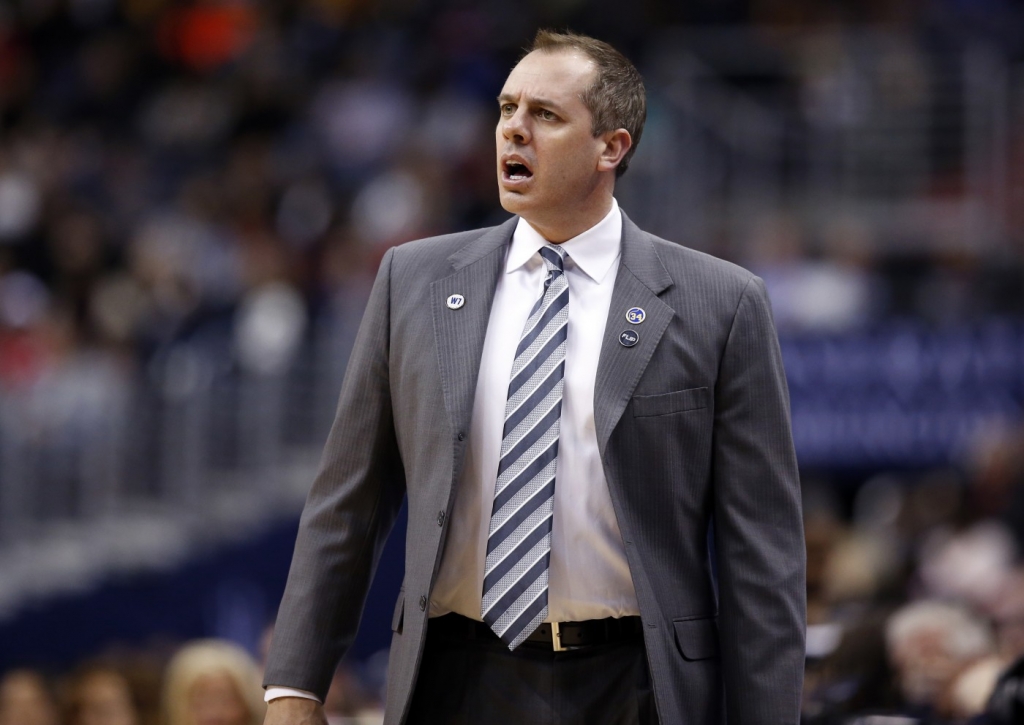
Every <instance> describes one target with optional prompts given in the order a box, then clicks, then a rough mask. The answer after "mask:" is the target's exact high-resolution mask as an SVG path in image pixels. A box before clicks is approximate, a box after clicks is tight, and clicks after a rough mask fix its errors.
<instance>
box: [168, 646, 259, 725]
mask: <svg viewBox="0 0 1024 725" xmlns="http://www.w3.org/2000/svg"><path fill="white" fill-rule="evenodd" d="M163 711H164V718H165V723H166V725H260V723H262V722H263V715H264V712H265V706H264V703H263V688H262V686H261V682H260V675H259V669H258V667H257V665H256V662H255V660H253V658H252V657H251V656H250V655H249V654H248V653H247V652H246V651H245V650H243V649H242V648H241V647H238V646H237V645H234V644H231V643H230V642H225V641H222V640H213V639H209V640H200V641H198V642H193V643H192V644H188V645H186V646H185V647H183V648H182V649H181V650H180V651H179V652H178V653H177V654H176V655H175V656H174V657H173V658H172V659H171V661H170V663H169V664H168V665H167V673H166V675H165V679H164V692H163Z"/></svg>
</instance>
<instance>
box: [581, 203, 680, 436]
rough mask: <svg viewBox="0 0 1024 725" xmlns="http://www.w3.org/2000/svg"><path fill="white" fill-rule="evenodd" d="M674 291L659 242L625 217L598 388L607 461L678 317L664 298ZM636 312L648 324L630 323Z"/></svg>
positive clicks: (597, 408) (596, 403) (599, 421)
mask: <svg viewBox="0 0 1024 725" xmlns="http://www.w3.org/2000/svg"><path fill="white" fill-rule="evenodd" d="M671 285H672V277H671V276H670V275H669V273H668V271H667V270H666V269H665V266H664V265H663V264H662V262H661V258H660V257H659V256H658V253H657V250H656V249H655V248H654V242H653V241H652V240H651V239H650V238H649V236H648V235H647V234H646V233H644V232H642V231H641V230H640V229H639V228H638V227H637V226H636V225H635V224H633V222H631V221H630V220H629V218H628V217H627V216H626V215H625V213H623V215H622V259H621V261H620V262H619V272H618V275H617V276H616V278H615V288H614V289H613V291H612V303H611V308H610V309H609V310H608V322H607V323H606V325H605V331H604V340H603V342H602V343H601V358H600V360H599V361H598V365H597V379H596V381H595V386H594V421H595V425H596V428H597V444H598V450H600V452H601V455H602V456H603V455H604V450H605V446H607V444H608V438H609V437H610V436H611V433H612V430H613V429H614V428H615V425H616V424H617V423H618V422H619V418H621V417H622V413H623V411H624V410H625V408H626V404H627V403H628V402H629V399H630V398H631V397H632V395H633V390H634V389H635V388H636V385H637V383H638V382H639V381H640V376H641V375H643V372H644V370H645V369H646V368H647V363H648V362H649V361H650V359H651V356H652V355H653V354H654V349H655V348H656V347H657V346H658V342H659V341H660V340H661V336H662V335H663V334H664V332H665V329H666V328H667V327H668V324H669V322H671V320H672V317H673V316H674V315H675V312H674V311H673V310H672V308H671V307H669V306H668V305H667V304H665V303H664V302H662V301H661V299H659V297H658V295H659V294H660V293H662V292H663V291H665V290H666V289H667V288H668V287H670V286H671ZM633 307H640V308H642V309H643V310H644V313H645V318H644V321H643V322H642V323H640V324H638V325H632V324H630V323H629V322H627V321H626V312H627V311H628V310H629V309H631V308H633ZM626 330H629V331H630V332H633V333H636V334H637V335H638V336H639V338H640V339H639V341H638V342H637V343H636V344H635V345H634V346H633V347H625V346H624V345H622V344H621V343H620V342H619V335H620V334H621V333H622V332H624V331H626Z"/></svg>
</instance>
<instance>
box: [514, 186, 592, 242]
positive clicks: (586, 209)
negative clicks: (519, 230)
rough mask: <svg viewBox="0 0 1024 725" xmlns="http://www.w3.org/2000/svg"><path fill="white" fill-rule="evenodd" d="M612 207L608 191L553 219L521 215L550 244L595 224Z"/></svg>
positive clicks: (570, 236)
mask: <svg viewBox="0 0 1024 725" xmlns="http://www.w3.org/2000/svg"><path fill="white" fill-rule="evenodd" d="M611 209H612V195H611V194H610V193H609V194H607V196H604V197H603V198H601V199H596V200H595V203H591V204H586V205H585V206H583V207H582V208H577V209H574V210H573V211H571V212H564V213H561V214H559V215H557V218H555V219H547V218H544V219H536V218H531V217H530V216H526V215H523V218H524V219H525V220H526V221H527V222H529V224H530V226H531V227H533V228H534V229H536V230H537V233H538V234H540V235H541V236H542V237H544V239H546V240H547V241H549V242H551V243H552V244H561V243H562V242H566V241H568V240H570V239H572V238H574V237H578V236H579V235H580V234H582V233H583V232H585V231H587V230H588V229H590V228H592V227H594V226H596V225H597V224H599V223H600V221H601V220H602V219H604V218H605V217H606V216H608V212H609V211H611Z"/></svg>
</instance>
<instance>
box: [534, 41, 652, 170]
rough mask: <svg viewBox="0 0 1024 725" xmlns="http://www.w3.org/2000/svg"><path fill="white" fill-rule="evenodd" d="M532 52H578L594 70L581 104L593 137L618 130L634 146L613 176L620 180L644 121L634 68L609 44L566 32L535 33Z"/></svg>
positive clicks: (643, 104) (642, 92)
mask: <svg viewBox="0 0 1024 725" xmlns="http://www.w3.org/2000/svg"><path fill="white" fill-rule="evenodd" d="M535 50H539V51H544V52H552V51H558V50H578V51H579V52H581V53H583V54H584V55H586V56H587V57H588V58H590V60H592V61H593V62H594V65H595V66H597V77H596V78H595V79H594V82H593V83H591V84H590V86H589V87H587V88H586V90H584V91H583V94H582V100H583V103H584V105H586V107H587V108H588V109H589V110H590V115H591V116H592V117H593V121H592V127H593V133H594V135H595V136H598V135H600V134H602V133H606V132H607V131H614V130H615V129H617V128H624V129H626V130H627V131H629V135H630V138H632V139H633V145H632V146H631V147H630V149H629V151H627V152H626V155H625V156H623V157H622V161H620V162H619V167H618V168H617V169H616V170H615V175H616V176H622V175H623V174H624V173H626V169H627V168H628V167H629V160H630V159H631V158H633V153H634V152H635V151H636V147H637V145H638V144H639V143H640V136H641V134H643V132H644V121H645V120H647V94H646V91H645V90H644V81H643V78H641V77H640V73H639V72H638V71H637V69H636V67H634V65H633V64H632V63H630V62H629V59H628V58H626V56H624V55H623V54H622V53H620V52H619V51H617V50H615V48H613V47H612V46H610V45H608V43H605V42H604V41H602V40H597V39H596V38H591V37H590V36H587V35H579V34H577V33H572V32H568V31H566V32H564V33H556V32H554V31H552V30H538V31H537V35H536V36H535V37H534V39H533V45H531V46H530V48H529V49H528V50H527V51H526V52H527V53H528V54H529V53H532V52H533V51H535Z"/></svg>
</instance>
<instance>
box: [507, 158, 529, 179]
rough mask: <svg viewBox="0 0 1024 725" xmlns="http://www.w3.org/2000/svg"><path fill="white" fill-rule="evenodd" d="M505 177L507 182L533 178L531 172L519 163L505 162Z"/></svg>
mask: <svg viewBox="0 0 1024 725" xmlns="http://www.w3.org/2000/svg"><path fill="white" fill-rule="evenodd" d="M505 176H506V177H507V178H508V180H509V181H523V180H525V179H529V178H530V177H531V176H533V172H532V171H530V168H529V167H528V166H527V165H526V164H523V163H520V162H519V161H506V162H505Z"/></svg>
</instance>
